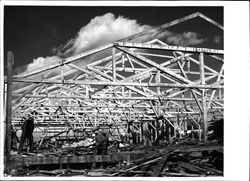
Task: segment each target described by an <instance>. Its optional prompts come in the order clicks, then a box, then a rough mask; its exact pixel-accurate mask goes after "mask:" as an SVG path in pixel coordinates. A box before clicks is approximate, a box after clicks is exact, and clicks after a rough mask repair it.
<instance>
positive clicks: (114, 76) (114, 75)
mask: <svg viewBox="0 0 250 181" xmlns="http://www.w3.org/2000/svg"><path fill="white" fill-rule="evenodd" d="M112 65H113V67H112V68H113V80H114V81H115V80H116V64H115V47H113V48H112Z"/></svg>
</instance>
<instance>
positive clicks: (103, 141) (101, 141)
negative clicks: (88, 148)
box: [92, 126, 108, 155]
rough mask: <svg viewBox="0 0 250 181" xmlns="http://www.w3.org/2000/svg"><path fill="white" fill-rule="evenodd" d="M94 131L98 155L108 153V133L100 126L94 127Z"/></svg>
mask: <svg viewBox="0 0 250 181" xmlns="http://www.w3.org/2000/svg"><path fill="white" fill-rule="evenodd" d="M92 131H93V132H94V133H95V141H96V148H97V155H107V148H108V135H106V134H104V133H103V132H102V130H100V128H99V126H96V127H94V128H93V130H92Z"/></svg>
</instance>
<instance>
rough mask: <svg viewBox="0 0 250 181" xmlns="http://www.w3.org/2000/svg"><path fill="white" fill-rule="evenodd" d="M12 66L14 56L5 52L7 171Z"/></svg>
mask: <svg viewBox="0 0 250 181" xmlns="http://www.w3.org/2000/svg"><path fill="white" fill-rule="evenodd" d="M13 64H14V54H13V53H12V52H10V51H8V52H7V108H6V126H5V129H6V130H5V156H6V166H7V170H9V169H10V165H11V164H10V163H11V155H10V150H11V119H12V117H11V116H12V66H13Z"/></svg>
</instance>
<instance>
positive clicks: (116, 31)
mask: <svg viewBox="0 0 250 181" xmlns="http://www.w3.org/2000/svg"><path fill="white" fill-rule="evenodd" d="M148 27H149V26H148V25H140V24H138V23H137V21H136V20H131V19H128V18H125V17H123V16H118V17H117V18H116V17H115V15H114V14H112V13H107V14H105V15H103V16H96V17H95V18H93V19H92V20H91V21H90V22H89V23H88V24H87V25H86V26H84V27H82V28H81V29H80V31H79V32H78V33H77V36H76V37H75V38H73V39H71V40H69V41H68V43H66V45H65V46H63V47H62V48H61V47H60V48H59V49H58V50H59V51H58V53H59V55H72V54H73V55H74V54H78V53H80V52H83V51H86V50H89V49H92V48H95V47H98V46H102V45H104V44H107V43H110V42H113V41H115V40H119V39H122V38H125V37H127V36H130V35H132V34H136V33H139V32H141V31H143V30H145V29H146V28H148Z"/></svg>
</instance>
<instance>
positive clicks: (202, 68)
mask: <svg viewBox="0 0 250 181" xmlns="http://www.w3.org/2000/svg"><path fill="white" fill-rule="evenodd" d="M199 61H200V80H201V84H202V85H205V70H204V55H203V53H200V55H199ZM205 94H206V90H205V89H202V95H201V101H202V110H203V113H202V122H203V141H204V142H206V141H207V108H206V95H205Z"/></svg>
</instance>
